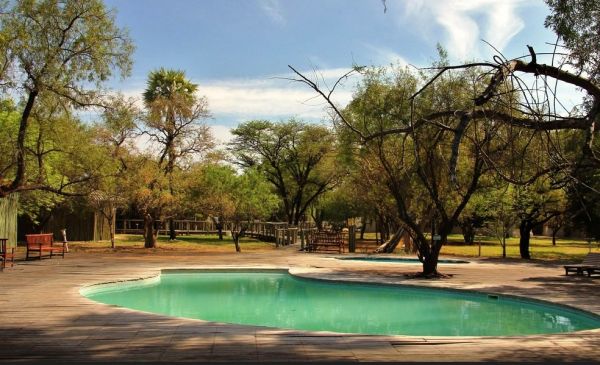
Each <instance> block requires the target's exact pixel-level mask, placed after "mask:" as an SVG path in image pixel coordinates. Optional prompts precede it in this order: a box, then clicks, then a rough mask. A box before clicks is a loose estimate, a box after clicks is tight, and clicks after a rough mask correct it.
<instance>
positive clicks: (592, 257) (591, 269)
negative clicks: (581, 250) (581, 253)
mask: <svg viewBox="0 0 600 365" xmlns="http://www.w3.org/2000/svg"><path fill="white" fill-rule="evenodd" d="M584 271H585V272H587V274H588V276H592V274H594V273H596V272H600V253H593V252H590V253H588V254H587V256H586V257H585V258H584V259H583V262H582V263H581V264H579V265H565V275H569V272H575V273H576V274H577V275H583V272H584Z"/></svg>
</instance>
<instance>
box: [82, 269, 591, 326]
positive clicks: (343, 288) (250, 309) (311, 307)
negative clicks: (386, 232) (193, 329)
mask: <svg viewBox="0 0 600 365" xmlns="http://www.w3.org/2000/svg"><path fill="white" fill-rule="evenodd" d="M82 294H83V295H85V296H87V297H88V298H90V299H93V300H95V301H98V302H102V303H106V304H112V305H117V306H121V307H127V308H132V309H137V310H141V311H145V312H152V313H158V314H165V315H169V316H176V317H187V318H196V319H203V320H208V321H217V322H226V323H237V324H247V325H261V326H268V327H278V328H287V329H299V330H312V331H333V332H346V333H363V334H402V335H416V336H427V335H428V336H493V335H529V334H542V333H559V332H571V331H578V330H584V329H592V328H600V317H599V316H595V315H593V314H591V313H586V312H582V311H577V310H571V309H568V308H566V307H561V306H557V305H551V304H547V305H546V304H540V303H537V302H534V301H522V300H516V299H511V298H506V297H502V296H500V297H493V296H492V297H490V296H488V295H486V294H479V293H462V292H457V291H448V290H441V289H429V288H420V287H418V288H417V287H408V286H392V285H374V284H354V283H341V282H327V281H322V280H311V279H303V278H298V277H295V276H292V275H289V274H288V273H287V272H283V271H276V272H239V271H233V272H171V273H169V272H163V274H162V275H161V276H160V277H158V278H155V279H152V280H146V281H139V282H126V283H124V284H107V285H100V286H94V287H91V288H86V289H83V290H82Z"/></svg>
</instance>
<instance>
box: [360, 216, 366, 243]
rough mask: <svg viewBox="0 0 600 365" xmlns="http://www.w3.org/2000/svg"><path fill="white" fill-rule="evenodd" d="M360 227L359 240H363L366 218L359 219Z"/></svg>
mask: <svg viewBox="0 0 600 365" xmlns="http://www.w3.org/2000/svg"><path fill="white" fill-rule="evenodd" d="M361 223H362V224H361V226H360V240H361V241H362V240H364V239H365V231H366V230H367V218H366V217H363V219H361Z"/></svg>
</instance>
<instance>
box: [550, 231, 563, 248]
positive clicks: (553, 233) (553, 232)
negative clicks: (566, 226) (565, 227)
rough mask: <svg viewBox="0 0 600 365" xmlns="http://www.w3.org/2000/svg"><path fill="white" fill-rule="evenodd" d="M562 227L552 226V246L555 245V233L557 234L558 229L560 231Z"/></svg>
mask: <svg viewBox="0 0 600 365" xmlns="http://www.w3.org/2000/svg"><path fill="white" fill-rule="evenodd" d="M561 228H562V227H558V228H552V246H556V235H557V234H558V231H560V229H561Z"/></svg>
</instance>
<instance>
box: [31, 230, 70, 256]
mask: <svg viewBox="0 0 600 365" xmlns="http://www.w3.org/2000/svg"><path fill="white" fill-rule="evenodd" d="M25 239H26V240H27V255H26V258H25V259H26V260H29V257H30V256H32V255H31V253H34V252H37V253H38V255H36V257H37V258H39V259H40V260H41V259H42V256H43V255H46V256H49V257H52V256H54V255H55V254H56V255H60V256H62V257H63V258H64V257H65V251H66V242H61V243H55V242H54V235H53V234H52V233H42V234H26V235H25Z"/></svg>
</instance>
